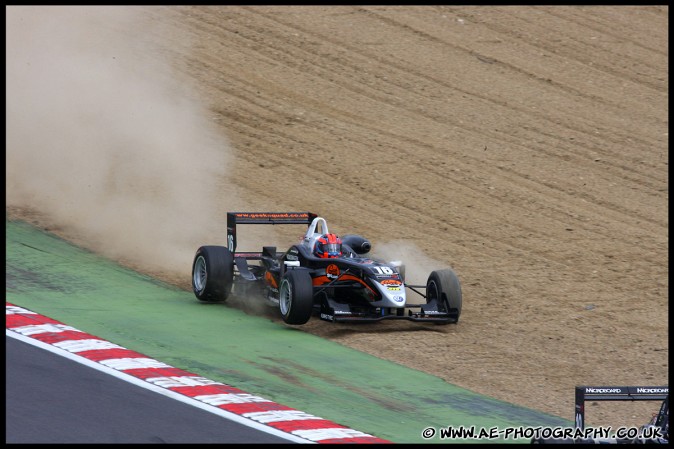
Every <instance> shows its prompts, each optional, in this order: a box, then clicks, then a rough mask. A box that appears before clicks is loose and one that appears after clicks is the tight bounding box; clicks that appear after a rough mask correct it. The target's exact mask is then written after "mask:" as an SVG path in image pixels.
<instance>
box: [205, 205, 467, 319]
mask: <svg viewBox="0 0 674 449" xmlns="http://www.w3.org/2000/svg"><path fill="white" fill-rule="evenodd" d="M242 224H269V225H279V224H283V225H286V224H288V225H289V224H302V225H305V226H307V229H306V232H305V233H304V235H303V237H302V238H301V239H300V240H299V241H298V242H297V243H295V244H293V245H291V246H290V247H289V248H288V249H287V250H285V251H281V252H278V251H277V250H276V247H274V246H263V247H262V251H261V252H237V232H238V227H237V226H238V225H242ZM326 236H327V238H329V239H332V240H334V241H332V243H333V244H334V243H335V242H336V241H337V240H338V241H339V242H341V247H340V248H338V249H339V251H337V252H335V253H334V254H328V253H323V254H322V256H318V255H316V250H317V247H322V245H323V243H325V244H326V247H327V246H330V242H327V240H326ZM371 248H372V245H371V243H370V241H369V240H368V239H366V238H364V237H362V236H360V235H357V234H347V235H343V236H342V237H341V238H339V237H337V236H336V235H335V234H331V233H330V231H329V229H328V224H327V222H326V220H325V219H324V218H322V217H319V216H318V215H317V214H314V213H312V212H228V213H227V246H226V247H225V246H218V245H206V246H201V247H200V248H199V249H197V251H196V254H195V256H194V260H193V263H192V288H193V291H194V295H195V296H196V297H197V299H198V300H200V301H205V302H223V301H225V300H227V298H228V297H229V296H230V295H231V294H232V291H233V290H234V291H235V292H236V293H237V294H239V293H241V295H242V296H245V297H248V296H250V294H251V293H253V294H254V295H259V296H260V297H261V298H262V299H263V301H265V302H266V303H268V304H269V305H271V306H274V307H277V308H278V310H279V311H280V314H281V317H282V319H283V321H284V322H285V323H287V324H292V325H301V324H305V323H306V322H308V321H309V319H310V318H311V317H312V316H314V315H316V316H318V317H319V318H320V319H321V320H324V321H329V322H333V323H334V322H375V321H380V320H391V319H393V320H395V319H397V320H411V321H417V322H432V323H437V324H449V323H457V322H458V321H459V316H460V315H461V305H462V296H461V285H460V282H459V279H458V277H457V275H456V273H455V272H454V271H453V270H452V269H451V268H445V269H439V270H435V271H432V272H431V273H430V274H429V276H428V279H427V280H426V283H425V284H423V285H414V284H408V283H407V282H406V280H405V267H404V265H403V264H402V262H399V261H393V262H384V261H382V260H377V259H374V258H370V257H366V254H367V253H369V252H370V250H371ZM407 290H409V291H411V292H414V293H415V294H417V295H418V296H419V297H420V298H423V299H424V302H422V303H417V304H412V303H409V302H408V301H407Z"/></svg>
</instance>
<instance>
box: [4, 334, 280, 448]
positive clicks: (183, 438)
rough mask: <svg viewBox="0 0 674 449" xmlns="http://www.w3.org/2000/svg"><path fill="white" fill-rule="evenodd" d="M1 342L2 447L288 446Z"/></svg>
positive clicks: (70, 363)
mask: <svg viewBox="0 0 674 449" xmlns="http://www.w3.org/2000/svg"><path fill="white" fill-rule="evenodd" d="M5 340H6V345H5V348H6V360H7V367H6V385H7V388H6V398H5V413H6V428H5V443H7V444H91V443H99V444H122V443H124V444H128V443H137V444H144V443H165V444H180V443H201V444H209V443H222V442H227V443H230V444H237V443H251V442H254V443H260V444H289V443H291V442H290V441H288V440H287V439H285V438H281V437H279V436H274V435H270V434H268V433H264V432H261V431H259V430H255V429H252V428H250V427H248V426H245V425H243V424H240V423H236V422H233V421H229V420H226V419H222V418H221V417H219V416H217V415H214V414H212V413H209V412H207V411H204V410H202V409H199V408H196V407H193V406H191V405H188V404H185V403H183V402H180V401H176V400H174V399H171V398H168V397H166V396H162V395H160V394H157V393H155V392H152V391H149V390H147V389H144V388H141V387H139V386H136V385H133V384H131V383H129V382H125V381H123V380H121V379H116V378H114V377H112V376H110V375H109V374H106V373H103V372H100V371H97V370H95V369H93V368H90V367H87V366H85V365H82V364H80V363H77V362H74V361H72V360H68V359H66V358H64V357H61V356H59V355H56V354H52V353H51V352H49V351H46V350H44V349H41V348H38V347H35V346H33V345H30V344H28V343H25V342H22V341H20V340H16V339H14V338H10V337H5Z"/></svg>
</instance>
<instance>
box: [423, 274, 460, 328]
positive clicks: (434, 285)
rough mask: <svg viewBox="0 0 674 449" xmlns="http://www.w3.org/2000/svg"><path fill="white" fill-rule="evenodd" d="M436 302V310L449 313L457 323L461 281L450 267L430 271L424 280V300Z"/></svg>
mask: <svg viewBox="0 0 674 449" xmlns="http://www.w3.org/2000/svg"><path fill="white" fill-rule="evenodd" d="M432 301H435V302H436V303H437V307H438V310H439V311H441V312H446V313H448V314H449V317H450V318H451V320H452V322H454V323H458V321H459V316H461V304H462V297H461V283H460V282H459V278H458V276H457V275H456V273H454V270H452V269H451V268H446V269H444V270H436V271H432V272H431V274H430V275H429V276H428V281H426V302H427V303H431V302H432Z"/></svg>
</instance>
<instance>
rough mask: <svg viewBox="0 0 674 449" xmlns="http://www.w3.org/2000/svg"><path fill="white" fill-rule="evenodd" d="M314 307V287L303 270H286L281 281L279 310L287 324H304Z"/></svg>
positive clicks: (307, 273) (309, 276)
mask: <svg viewBox="0 0 674 449" xmlns="http://www.w3.org/2000/svg"><path fill="white" fill-rule="evenodd" d="M313 307H314V287H313V284H312V281H311V275H310V274H309V272H307V271H305V270H288V271H287V272H286V274H284V275H283V278H282V279H281V286H280V288H279V309H280V311H281V317H282V318H283V321H284V322H286V323H287V324H304V323H306V322H307V321H309V318H311V313H312V311H313Z"/></svg>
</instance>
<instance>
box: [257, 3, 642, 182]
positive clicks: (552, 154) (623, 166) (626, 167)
mask: <svg viewBox="0 0 674 449" xmlns="http://www.w3.org/2000/svg"><path fill="white" fill-rule="evenodd" d="M368 13H370V14H371V12H369V11H368ZM268 18H269V17H268ZM271 19H273V18H271ZM284 25H287V24H284ZM301 31H303V32H307V30H306V29H301ZM349 50H353V49H349ZM366 56H372V55H366ZM415 75H418V74H415ZM375 100H377V99H376V98H375ZM427 117H428V118H429V119H436V120H437V118H436V117H430V116H427ZM466 129H468V128H466ZM373 130H375V131H379V132H381V130H378V129H373ZM473 131H477V130H473ZM550 135H552V134H551V133H550ZM581 151H582V150H580V151H578V154H580V153H581ZM548 154H549V155H550V156H553V157H554V156H557V155H556V154H554V153H548ZM609 163H610V162H609ZM620 167H621V168H624V169H629V167H628V166H625V165H621V166H620ZM644 179H652V178H651V177H649V178H644Z"/></svg>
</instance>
